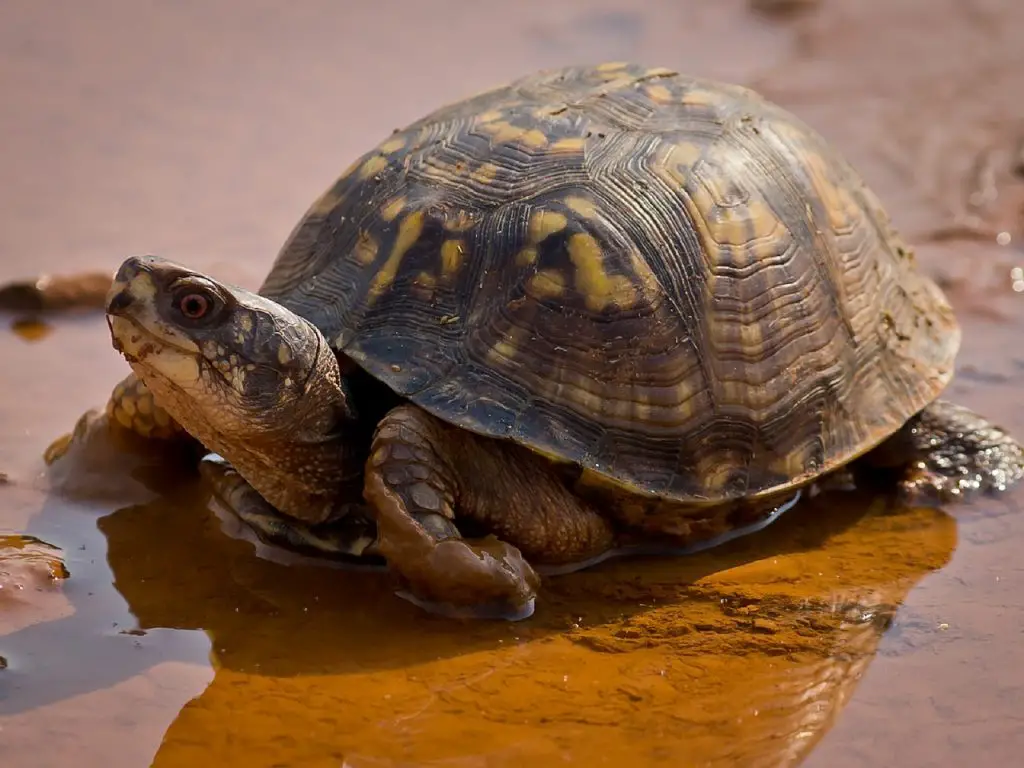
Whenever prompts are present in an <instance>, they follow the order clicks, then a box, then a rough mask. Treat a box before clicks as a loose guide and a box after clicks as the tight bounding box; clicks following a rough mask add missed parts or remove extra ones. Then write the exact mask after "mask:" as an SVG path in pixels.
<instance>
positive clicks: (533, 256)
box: [516, 245, 537, 267]
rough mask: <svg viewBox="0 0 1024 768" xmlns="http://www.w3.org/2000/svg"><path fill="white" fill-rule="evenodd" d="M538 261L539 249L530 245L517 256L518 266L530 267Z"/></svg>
mask: <svg viewBox="0 0 1024 768" xmlns="http://www.w3.org/2000/svg"><path fill="white" fill-rule="evenodd" d="M535 261H537V247H536V246H534V245H528V246H526V247H525V248H523V250H521V251H520V252H519V253H517V254H516V266H519V267H528V266H530V265H531V264H533V263H534V262H535Z"/></svg>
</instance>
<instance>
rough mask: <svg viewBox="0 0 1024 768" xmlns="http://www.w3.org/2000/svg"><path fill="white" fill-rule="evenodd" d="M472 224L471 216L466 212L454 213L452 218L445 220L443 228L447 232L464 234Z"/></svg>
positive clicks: (473, 221)
mask: <svg viewBox="0 0 1024 768" xmlns="http://www.w3.org/2000/svg"><path fill="white" fill-rule="evenodd" d="M474 223H475V220H474V219H473V216H472V214H470V213H468V212H467V211H456V213H455V215H454V216H451V217H450V218H446V219H445V221H444V228H445V230H446V231H448V232H465V231H466V230H467V229H469V228H471V227H472V226H473V224H474Z"/></svg>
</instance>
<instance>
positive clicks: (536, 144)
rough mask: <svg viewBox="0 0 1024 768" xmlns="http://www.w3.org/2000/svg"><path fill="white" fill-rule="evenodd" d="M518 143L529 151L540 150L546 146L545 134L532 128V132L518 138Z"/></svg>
mask: <svg viewBox="0 0 1024 768" xmlns="http://www.w3.org/2000/svg"><path fill="white" fill-rule="evenodd" d="M519 141H520V142H521V143H522V144H525V145H526V146H528V147H530V148H531V149H541V148H542V147H546V146H547V145H548V137H547V134H545V133H544V131H541V130H539V129H537V128H533V129H532V130H529V131H527V132H526V133H524V134H523V135H522V136H520V137H519Z"/></svg>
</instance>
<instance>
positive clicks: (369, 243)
mask: <svg viewBox="0 0 1024 768" xmlns="http://www.w3.org/2000/svg"><path fill="white" fill-rule="evenodd" d="M379 247H380V245H379V244H378V243H377V240H376V239H375V238H374V237H373V235H371V234H370V233H369V232H366V231H365V230H360V231H359V236H358V238H357V239H356V247H355V249H354V251H353V253H354V255H355V257H356V261H358V262H359V263H360V264H363V265H369V264H372V263H373V262H374V261H375V260H376V258H377V249H378V248H379Z"/></svg>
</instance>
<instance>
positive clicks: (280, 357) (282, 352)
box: [277, 344, 292, 365]
mask: <svg viewBox="0 0 1024 768" xmlns="http://www.w3.org/2000/svg"><path fill="white" fill-rule="evenodd" d="M291 361H292V351H291V350H290V349H288V345H287V344H279V345H278V347H277V362H279V363H280V364H281V365H288V363H290V362H291Z"/></svg>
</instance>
